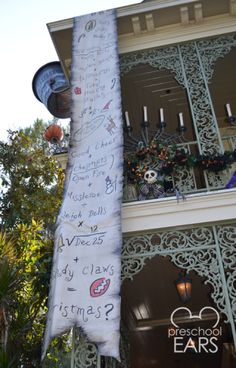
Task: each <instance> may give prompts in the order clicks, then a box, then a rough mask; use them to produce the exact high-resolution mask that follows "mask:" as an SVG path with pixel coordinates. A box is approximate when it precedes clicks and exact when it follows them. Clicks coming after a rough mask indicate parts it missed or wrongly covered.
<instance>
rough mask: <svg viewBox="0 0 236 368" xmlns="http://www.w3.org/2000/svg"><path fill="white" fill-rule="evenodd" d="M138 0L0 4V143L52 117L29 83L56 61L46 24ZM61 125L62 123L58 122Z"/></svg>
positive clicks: (43, 0) (31, 0)
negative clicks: (9, 133)
mask: <svg viewBox="0 0 236 368" xmlns="http://www.w3.org/2000/svg"><path fill="white" fill-rule="evenodd" d="M140 2H141V1H139V0H66V1H65V0H22V1H19V0H5V1H1V4H0V48H1V53H0V55H1V57H0V73H1V76H0V108H1V111H0V140H6V138H7V130H8V129H11V130H17V129H18V128H19V127H22V128H23V127H26V126H30V125H32V124H33V122H34V121H35V120H36V119H37V118H40V119H43V120H44V121H46V122H48V121H50V120H52V118H53V116H52V115H51V114H50V113H49V112H48V110H47V109H46V107H45V106H44V105H43V104H42V103H41V102H40V101H38V100H37V99H36V97H35V96H34V94H33V91H32V79H33V77H34V74H35V73H36V71H37V70H38V69H39V68H40V67H41V66H42V65H44V64H47V63H49V62H51V61H55V60H58V57H57V54H56V51H55V49H54V46H53V43H52V40H51V37H50V34H49V31H48V29H47V23H50V22H54V21H59V20H63V19H67V18H72V17H75V16H79V15H83V14H88V13H90V12H96V11H99V10H106V9H111V8H118V7H120V6H126V5H131V4H135V3H140ZM61 123H62V124H63V121H61Z"/></svg>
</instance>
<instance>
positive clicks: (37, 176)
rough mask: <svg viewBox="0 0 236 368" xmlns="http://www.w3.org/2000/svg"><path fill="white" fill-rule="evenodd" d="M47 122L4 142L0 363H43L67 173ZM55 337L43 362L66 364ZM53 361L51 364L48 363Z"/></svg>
mask: <svg viewBox="0 0 236 368" xmlns="http://www.w3.org/2000/svg"><path fill="white" fill-rule="evenodd" d="M44 129H45V124H44V123H43V122H42V121H40V120H37V121H36V122H35V125H34V126H33V127H31V128H27V129H25V130H21V131H18V132H9V140H8V142H0V170H1V171H0V184H1V192H0V331H1V332H0V367H2V368H10V367H12V368H18V367H19V368H24V367H39V366H40V358H41V344H42V337H43V333H44V328H45V318H46V311H47V307H46V305H47V296H48V289H49V278H50V269H51V262H52V253H53V236H52V234H53V226H54V224H55V221H56V217H57V214H58V212H59V208H60V204H61V198H62V188H63V180H64V173H63V171H62V170H61V168H60V167H59V164H58V163H57V161H56V160H55V159H54V158H53V157H51V156H49V155H47V154H45V147H44V142H43V141H42V139H41V136H42V132H43V130H44ZM60 343H61V341H59V340H58V341H55V343H54V347H53V349H54V350H53V351H54V353H51V354H49V358H50V360H48V361H47V362H46V363H45V364H46V366H47V367H50V366H53V367H55V366H57V367H60V366H62V365H61V363H60V362H59V358H58V354H59V353H58V344H60ZM55 352H57V354H55ZM50 361H51V362H52V365H50Z"/></svg>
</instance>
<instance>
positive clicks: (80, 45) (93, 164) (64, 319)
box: [43, 10, 123, 359]
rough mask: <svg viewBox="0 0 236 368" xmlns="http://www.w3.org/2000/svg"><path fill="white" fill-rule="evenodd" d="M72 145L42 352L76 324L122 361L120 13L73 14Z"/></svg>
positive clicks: (105, 352)
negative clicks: (120, 340)
mask: <svg viewBox="0 0 236 368" xmlns="http://www.w3.org/2000/svg"><path fill="white" fill-rule="evenodd" d="M71 72H72V77H71V88H72V123H71V141H70V143H71V147H70V151H69V162H68V167H67V172H66V184H65V192H64V200H63V203H62V207H61V211H60V214H59V217H58V221H57V226H56V232H55V249H54V259H53V270H52V277H51V286H50V296H49V312H48V320H47V326H46V332H45V339H44V349H43V350H44V352H43V355H45V352H46V350H47V347H48V344H49V342H50V340H51V339H52V338H53V337H54V336H56V335H59V334H61V333H63V332H66V331H68V330H69V329H70V328H71V327H72V326H79V327H81V328H82V330H83V331H84V333H85V335H86V336H87V338H88V340H89V341H91V342H94V343H96V344H97V347H98V351H99V353H100V354H101V355H105V356H112V357H115V358H117V359H119V338H120V332H119V330H120V296H119V293H120V268H121V267H120V258H121V256H120V251H121V241H122V239H121V236H122V234H121V200H122V181H123V168H122V166H123V127H122V115H121V97H120V84H119V64H118V52H117V31H116V15H115V11H113V10H112V11H104V12H99V13H94V14H90V15H85V16H81V17H77V18H75V19H74V31H73V47H72V70H71Z"/></svg>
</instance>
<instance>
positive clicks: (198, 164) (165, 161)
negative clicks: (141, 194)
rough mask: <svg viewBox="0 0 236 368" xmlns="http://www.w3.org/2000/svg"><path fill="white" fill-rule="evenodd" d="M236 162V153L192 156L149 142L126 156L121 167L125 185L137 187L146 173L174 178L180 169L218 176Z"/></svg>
mask: <svg viewBox="0 0 236 368" xmlns="http://www.w3.org/2000/svg"><path fill="white" fill-rule="evenodd" d="M234 162H236V149H235V150H234V151H232V152H230V151H225V152H224V153H223V154H219V155H194V154H190V153H188V152H186V150H184V148H179V147H177V146H176V145H171V146H167V145H164V144H163V143H160V142H158V141H152V142H151V143H150V145H149V146H147V147H143V148H141V149H137V150H136V151H135V152H132V153H125V157H124V165H125V173H126V175H127V182H128V183H139V182H140V181H141V180H143V176H144V174H145V172H146V171H147V170H149V169H154V170H156V171H157V172H158V173H159V175H163V176H168V175H175V173H177V172H178V171H180V170H182V169H183V168H189V169H190V168H199V169H202V170H208V171H211V172H214V173H218V172H220V171H222V170H225V169H228V168H230V167H231V165H232V163H234Z"/></svg>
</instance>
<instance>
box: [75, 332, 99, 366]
mask: <svg viewBox="0 0 236 368" xmlns="http://www.w3.org/2000/svg"><path fill="white" fill-rule="evenodd" d="M97 358H98V352H97V347H96V345H95V344H93V343H91V342H88V341H87V340H86V338H85V337H84V336H83V335H82V334H81V333H79V340H78V342H77V346H76V349H75V353H74V362H73V363H74V365H73V367H74V368H96V367H97Z"/></svg>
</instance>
